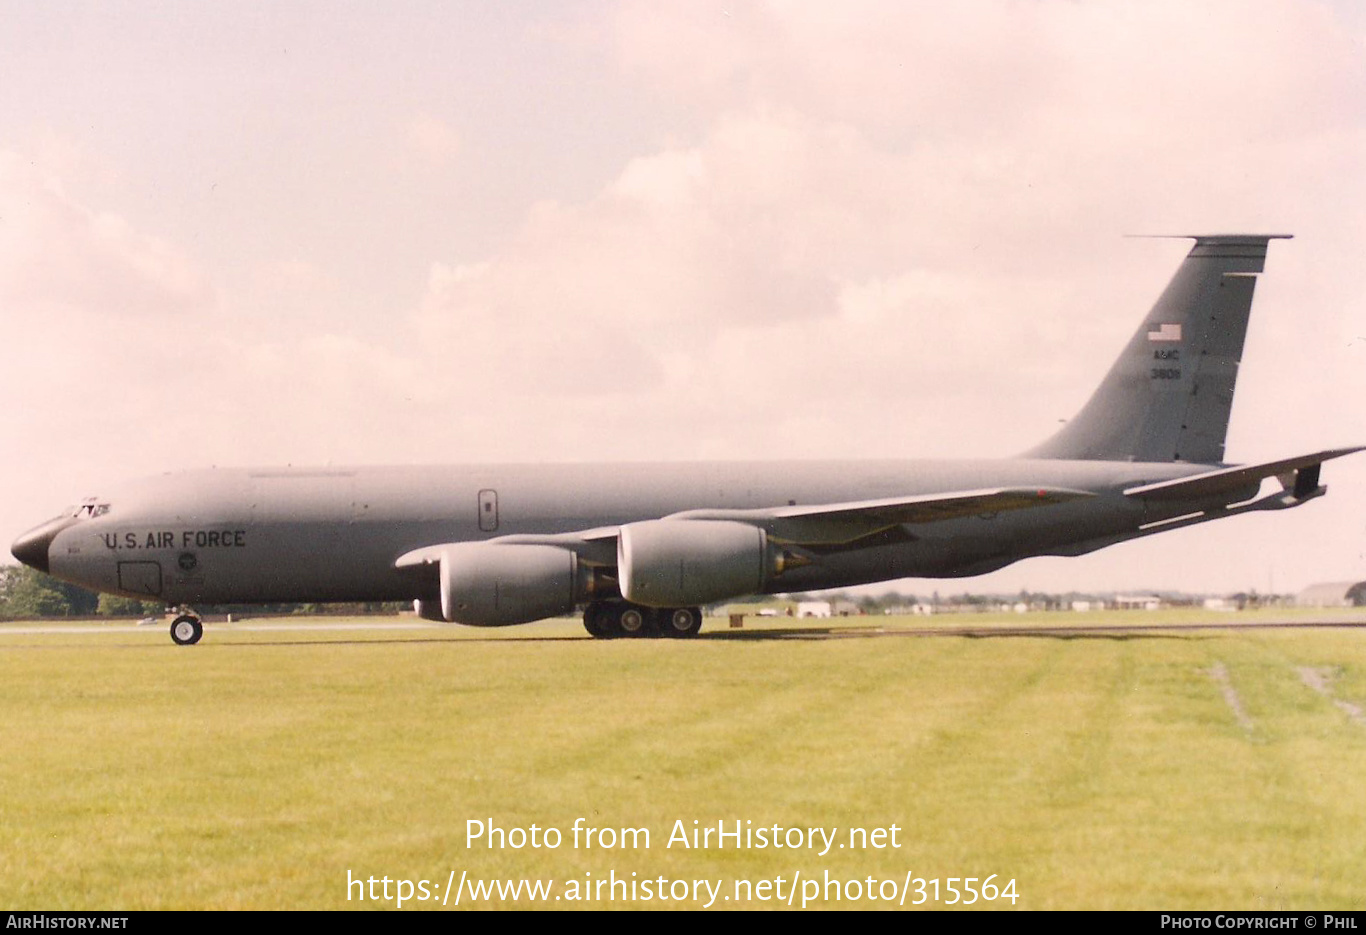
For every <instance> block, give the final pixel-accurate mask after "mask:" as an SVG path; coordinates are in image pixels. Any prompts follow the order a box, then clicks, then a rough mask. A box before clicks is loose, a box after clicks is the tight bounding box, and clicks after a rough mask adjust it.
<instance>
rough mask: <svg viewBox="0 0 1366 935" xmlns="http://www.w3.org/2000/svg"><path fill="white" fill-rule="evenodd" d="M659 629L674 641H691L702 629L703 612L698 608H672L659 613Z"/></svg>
mask: <svg viewBox="0 0 1366 935" xmlns="http://www.w3.org/2000/svg"><path fill="white" fill-rule="evenodd" d="M659 629H660V632H661V633H663V635H665V636H669V637H672V638H674V639H680V640H682V639H691V638H692V637H694V636H696V635H697V634H698V633H699V632H700V631H701V629H702V611H701V610H699V609H698V608H696V607H671V608H668V609H666V610H662V611H660V612H659Z"/></svg>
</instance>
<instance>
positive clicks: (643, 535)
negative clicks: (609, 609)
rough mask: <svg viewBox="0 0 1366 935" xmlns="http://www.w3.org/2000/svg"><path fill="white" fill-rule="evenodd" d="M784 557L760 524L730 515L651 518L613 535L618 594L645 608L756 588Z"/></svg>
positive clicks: (689, 602)
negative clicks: (734, 519)
mask: <svg viewBox="0 0 1366 935" xmlns="http://www.w3.org/2000/svg"><path fill="white" fill-rule="evenodd" d="M787 558H788V556H787V555H786V553H784V552H783V551H782V550H781V549H777V548H775V547H774V546H772V545H770V543H769V541H768V536H767V535H766V534H765V533H764V531H763V530H762V529H759V528H758V527H757V526H750V525H748V524H746V523H736V522H731V521H729V520H687V519H678V520H670V519H657V520H649V521H647V522H642V523H628V524H626V525H625V526H622V527H621V530H620V532H619V533H618V535H617V575H618V580H619V581H620V584H621V595H622V597H624V598H626V599H627V600H628V601H632V602H634V603H636V604H643V605H645V606H647V607H694V606H697V605H699V604H708V603H711V602H712V601H719V600H724V599H726V598H730V597H740V596H741V595H745V594H754V593H757V592H759V591H762V590H763V588H764V585H765V584H767V583H768V581H769V580H770V579H771V578H773V577H774V576H776V575H778V574H779V573H781V571H782V568H783V565H784V562H785V560H786V559H787Z"/></svg>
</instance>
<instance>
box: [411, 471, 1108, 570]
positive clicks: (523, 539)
mask: <svg viewBox="0 0 1366 935" xmlns="http://www.w3.org/2000/svg"><path fill="white" fill-rule="evenodd" d="M1093 496H1095V494H1092V493H1089V492H1087V491H1084V490H1069V489H1066V488H1058V487H1028V488H1023V487H1021V488H1014V487H999V488H993V489H988V490H965V491H955V492H951V493H942V494H928V495H921V496H913V497H891V498H887V499H883V500H860V501H854V502H850V503H828V504H820V505H814V506H780V507H767V508H763V509H756V510H724V509H700V510H686V511H684V512H681V513H672V514H670V515H668V516H665V517H663V518H662V519H663V521H668V522H672V521H680V522H682V521H688V520H692V521H703V520H713V521H724V522H732V523H743V524H745V525H748V526H754V527H756V528H758V529H762V530H763V531H764V532H765V533H766V534H767V535H768V537H769V538H770V539H772V540H773V541H774V542H778V543H784V544H790V545H812V546H821V545H840V544H844V543H848V542H854V541H856V540H859V539H864V538H866V537H868V536H873V535H877V534H878V533H882V532H885V531H887V530H889V529H893V528H894V527H897V526H902V525H913V524H919V523H933V522H938V521H940V520H948V519H962V518H964V517H968V516H995V515H996V514H998V513H1003V512H1006V511H1008V510H1028V509H1034V508H1036V507H1041V506H1051V505H1053V504H1057V503H1066V502H1068V501H1070V500H1079V499H1082V498H1086V497H1093ZM619 529H620V527H618V526H601V527H597V528H594V529H587V530H584V531H582V532H570V533H558V534H554V535H511V536H499V537H497V538H494V539H489V540H487V541H488V542H490V543H498V544H500V545H550V546H558V547H560V548H567V549H570V550H572V551H574V552H575V553H577V554H578V556H579V558H580V559H583V560H585V561H588V562H591V563H593V564H598V565H613V564H615V563H616V559H617V536H618V534H619ZM447 547H448V544H438V545H431V546H426V547H425V548H421V549H414V550H413V551H411V552H407V553H405V554H404V555H402V556H400V557H399V559H398V560H397V561H396V562H395V563H394V564H395V565H396V566H397V567H399V568H407V567H413V566H416V565H423V564H430V563H434V562H436V561H439V560H440V557H441V554H442V552H443V551H444V550H445V549H446V548H447Z"/></svg>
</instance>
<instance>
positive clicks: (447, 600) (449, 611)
mask: <svg viewBox="0 0 1366 935" xmlns="http://www.w3.org/2000/svg"><path fill="white" fill-rule="evenodd" d="M440 566H441V570H440V580H441V607H440V616H437V614H436V611H437V608H436V607H430V606H427V605H428V602H426V601H419V602H418V606H417V612H418V614H419V616H422V617H425V618H427V619H438V620H444V621H446V622H448V623H464V624H468V625H470V626H476V627H500V626H506V625H508V624H513V623H527V622H529V621H532V620H540V619H542V618H544V617H554V616H557V615H559V614H564V613H568V612H569V611H572V610H573V609H574V607H575V605H576V604H578V603H579V602H580V600H582V599H584V598H585V597H586V596H587V595H588V594H589V593H590V592H591V591H592V581H593V576H592V569H590V568H588V567H587V566H582V565H580V563H579V560H578V556H576V555H575V554H574V553H573V552H571V551H569V550H568V549H561V548H557V547H555V546H549V545H503V544H497V543H488V542H462V543H453V544H451V545H447V546H442V547H441V551H440Z"/></svg>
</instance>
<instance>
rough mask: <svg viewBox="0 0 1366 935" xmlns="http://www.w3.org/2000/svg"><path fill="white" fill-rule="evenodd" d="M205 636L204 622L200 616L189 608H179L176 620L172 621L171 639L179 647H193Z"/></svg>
mask: <svg viewBox="0 0 1366 935" xmlns="http://www.w3.org/2000/svg"><path fill="white" fill-rule="evenodd" d="M203 635H204V622H203V621H202V620H200V619H199V615H198V614H196V613H195V612H194V611H192V610H189V609H187V608H184V607H181V608H179V613H178V614H177V616H176V618H175V619H174V620H172V621H171V639H173V640H175V642H176V645H177V646H193V645H194V644H195V643H198V642H199V638H200V637H202V636H203Z"/></svg>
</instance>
